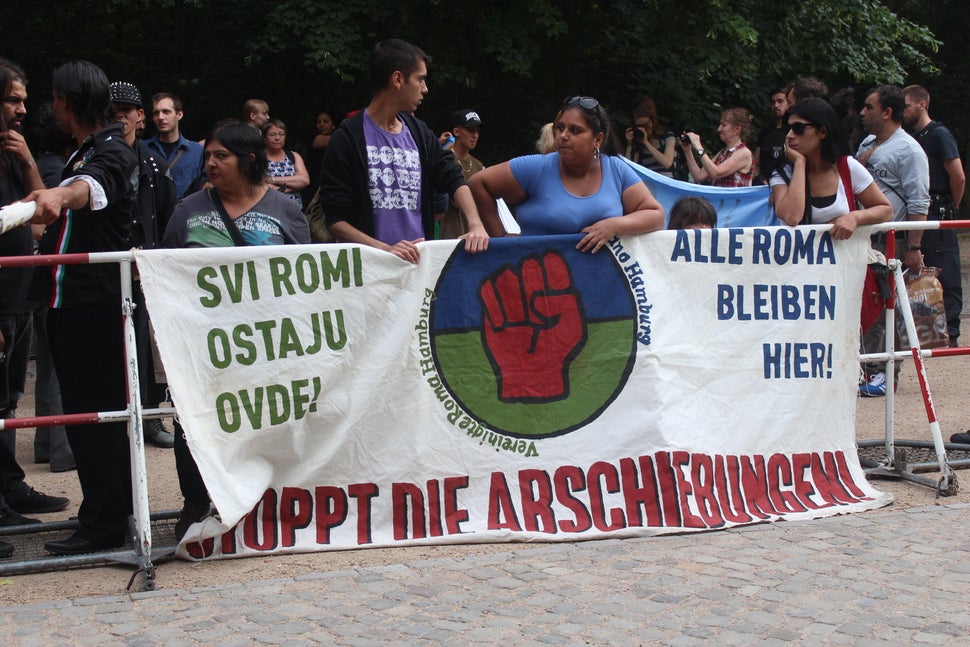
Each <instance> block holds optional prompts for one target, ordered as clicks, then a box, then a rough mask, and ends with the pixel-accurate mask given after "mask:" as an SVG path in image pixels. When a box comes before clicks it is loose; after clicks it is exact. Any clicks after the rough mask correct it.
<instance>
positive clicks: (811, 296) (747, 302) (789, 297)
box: [717, 283, 835, 321]
mask: <svg viewBox="0 0 970 647" xmlns="http://www.w3.org/2000/svg"><path fill="white" fill-rule="evenodd" d="M717 318H718V319H719V320H721V321H724V320H727V319H737V320H738V321H777V320H779V319H780V320H784V321H794V320H798V319H805V320H809V321H815V320H820V321H824V320H829V321H831V320H833V319H835V286H834V285H802V286H797V285H766V284H762V283H756V284H755V285H753V286H746V285H725V284H723V283H721V284H719V285H718V286H717Z"/></svg>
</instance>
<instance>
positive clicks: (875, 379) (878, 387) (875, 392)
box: [859, 373, 886, 398]
mask: <svg viewBox="0 0 970 647" xmlns="http://www.w3.org/2000/svg"><path fill="white" fill-rule="evenodd" d="M859 395H861V396H862V397H864V398H879V397H882V396H884V395H886V374H885V373H876V374H874V375H871V376H869V381H868V382H866V383H865V384H862V385H860V386H859Z"/></svg>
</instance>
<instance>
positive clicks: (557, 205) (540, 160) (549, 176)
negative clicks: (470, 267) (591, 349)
mask: <svg viewBox="0 0 970 647" xmlns="http://www.w3.org/2000/svg"><path fill="white" fill-rule="evenodd" d="M609 124H610V121H609V116H608V115H607V114H606V110H604V109H603V107H602V106H601V105H600V104H599V102H598V101H597V100H596V99H594V98H592V97H578V96H577V97H571V98H569V99H567V100H566V101H565V102H564V103H563V105H562V107H561V108H560V109H559V113H558V114H557V115H556V119H555V121H554V122H553V133H554V134H555V140H556V149H555V151H554V152H552V153H549V154H548V155H527V156H525V157H517V158H514V159H512V160H509V161H508V162H504V163H502V164H499V165H497V166H492V167H489V168H486V169H485V170H483V171H480V172H478V173H476V174H475V175H474V176H472V178H471V180H470V181H469V186H470V187H471V190H472V195H474V196H475V203H476V205H477V206H478V210H479V213H480V214H481V216H482V221H483V222H484V224H485V228H486V229H487V230H488V233H489V235H490V236H502V235H505V233H506V232H505V230H504V228H503V227H502V223H501V220H500V219H499V216H498V208H497V206H496V203H495V201H496V200H497V199H499V198H502V199H504V200H506V201H507V202H510V203H513V204H516V205H518V207H517V209H516V219H517V220H518V223H519V226H520V227H521V228H522V235H523V236H541V235H552V234H573V233H583V234H586V235H585V236H584V237H583V238H582V240H580V241H579V244H578V245H577V246H576V248H577V249H579V250H581V251H585V252H593V253H595V252H597V251H599V249H600V248H601V247H602V246H603V245H605V244H606V243H607V242H608V241H610V240H611V239H612V238H613V237H615V236H618V235H619V236H629V235H635V234H643V233H647V232H650V231H656V230H658V229H662V228H663V221H664V214H663V209H662V208H661V207H660V203H659V202H657V200H656V199H655V198H654V197H653V196H652V195H651V194H650V191H649V190H648V189H647V186H646V185H645V184H644V183H643V181H642V180H641V179H640V177H639V176H638V175H637V174H636V172H634V171H633V169H632V168H631V167H630V166H629V165H627V164H626V162H624V161H623V160H621V159H620V158H619V157H615V156H614V155H613V154H612V152H613V149H612V144H611V139H610V126H609Z"/></svg>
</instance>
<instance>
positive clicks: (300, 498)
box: [280, 487, 313, 548]
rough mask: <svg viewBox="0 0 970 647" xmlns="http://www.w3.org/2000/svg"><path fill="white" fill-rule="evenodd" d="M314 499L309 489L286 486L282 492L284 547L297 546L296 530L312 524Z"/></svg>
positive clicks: (281, 513)
mask: <svg viewBox="0 0 970 647" xmlns="http://www.w3.org/2000/svg"><path fill="white" fill-rule="evenodd" d="M312 518H313V499H312V498H311V496H310V491H309V490H304V489H303V488H295V487H285V488H283V492H282V493H281V494H280V538H281V539H282V543H283V546H284V547H287V548H289V547H293V546H296V531H297V530H300V529H301V528H306V527H307V526H309V525H310V519H312Z"/></svg>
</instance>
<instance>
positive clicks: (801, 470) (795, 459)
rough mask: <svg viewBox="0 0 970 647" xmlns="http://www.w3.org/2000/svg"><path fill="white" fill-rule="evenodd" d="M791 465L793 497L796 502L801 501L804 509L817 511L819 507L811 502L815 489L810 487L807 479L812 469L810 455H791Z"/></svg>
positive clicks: (810, 483) (810, 484)
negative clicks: (795, 497) (796, 498)
mask: <svg viewBox="0 0 970 647" xmlns="http://www.w3.org/2000/svg"><path fill="white" fill-rule="evenodd" d="M791 463H792V475H793V477H794V479H795V496H797V497H798V500H799V501H801V502H802V503H803V504H804V505H805V507H806V508H810V509H812V510H818V509H819V507H820V506H819V505H818V504H817V503H815V501H813V500H812V495H814V494H815V488H814V487H813V486H812V482H811V481H809V480H808V478H807V476H808V474H809V472H811V469H812V455H811V454H793V455H792V457H791Z"/></svg>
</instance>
